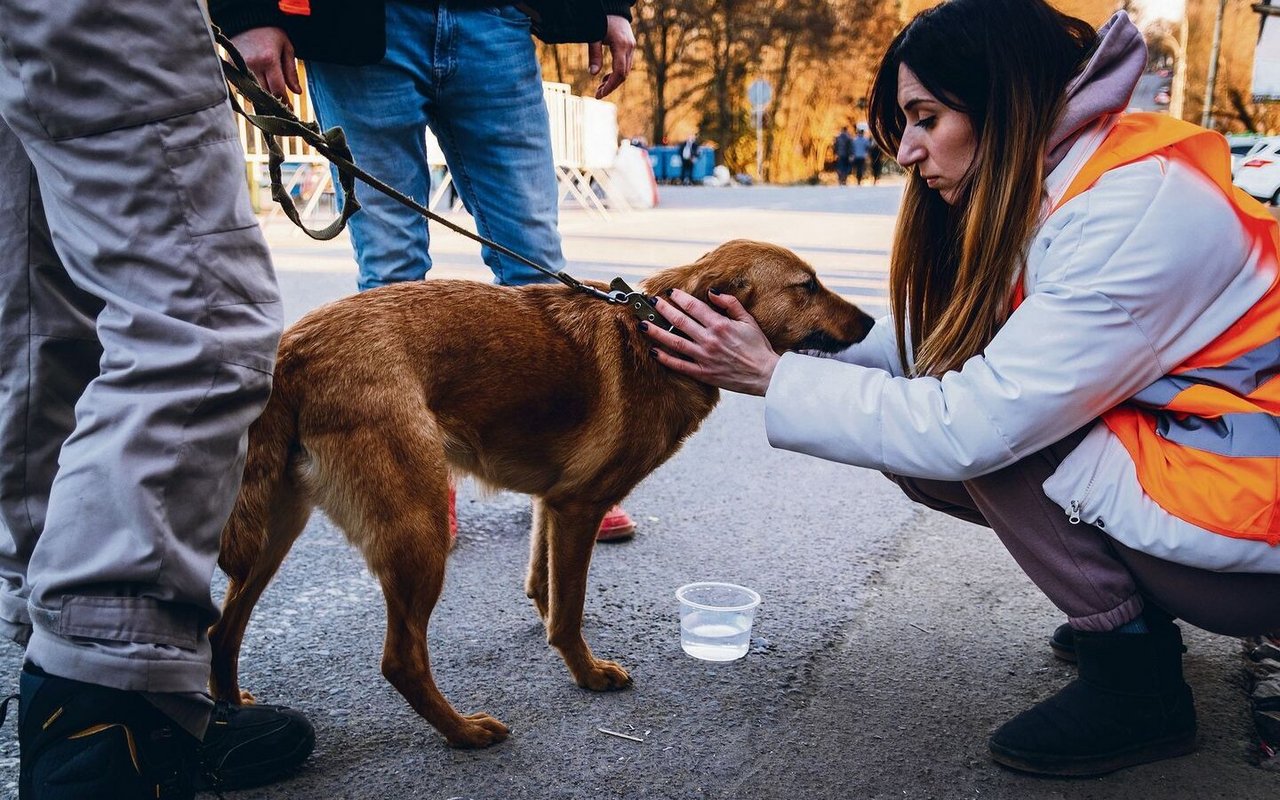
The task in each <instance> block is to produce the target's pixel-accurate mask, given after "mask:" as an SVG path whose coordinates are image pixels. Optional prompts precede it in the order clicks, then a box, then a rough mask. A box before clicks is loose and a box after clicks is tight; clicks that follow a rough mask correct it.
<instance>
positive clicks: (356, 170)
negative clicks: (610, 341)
mask: <svg viewBox="0 0 1280 800" xmlns="http://www.w3.org/2000/svg"><path fill="white" fill-rule="evenodd" d="M214 36H215V38H216V39H217V42H218V44H219V45H221V46H222V47H223V49H225V50H226V52H227V54H228V55H229V56H230V57H231V60H232V63H228V62H227V61H226V60H225V59H222V60H221V61H222V73H223V75H224V76H225V77H226V79H227V82H228V83H230V84H231V85H232V86H234V87H235V88H236V90H237V91H239V92H240V93H241V95H243V96H244V98H245V99H246V100H248V101H249V102H250V103H252V104H253V108H254V113H252V114H251V113H248V112H246V111H245V110H244V108H243V107H242V106H241V105H240V103H239V102H238V101H237V100H235V99H234V95H232V107H233V108H234V109H235V111H236V113H238V114H240V115H241V116H243V117H244V118H245V119H247V120H248V121H249V123H250V124H251V125H253V126H254V127H255V128H257V129H258V130H260V131H262V132H263V134H264V136H263V139H264V140H265V141H266V142H267V152H268V161H267V168H268V171H269V172H270V174H271V197H272V199H274V200H275V201H276V202H277V203H279V204H280V207H281V209H282V210H283V211H284V213H285V215H286V216H287V217H289V219H290V220H292V221H293V223H294V224H295V225H297V226H298V227H299V228H302V230H303V231H305V232H306V234H307V235H308V236H310V237H312V238H313V239H321V240H327V239H332V238H333V237H335V236H337V235H338V234H339V233H341V231H342V229H343V228H344V227H346V224H347V220H348V219H350V218H351V215H352V214H354V213H356V211H358V210H359V209H360V204H359V203H358V202H357V201H356V199H355V179H356V178H359V179H360V180H361V182H363V183H365V184H368V185H369V186H370V187H372V188H374V189H376V190H377V191H379V192H382V193H383V194H385V195H386V196H387V197H390V198H391V199H392V200H395V201H396V202H398V203H400V204H401V205H404V206H407V207H409V208H411V209H413V210H414V211H416V212H417V213H418V214H421V215H422V216H424V217H426V218H427V219H429V220H431V221H432V222H436V223H439V224H441V225H444V226H445V227H446V228H448V229H450V230H452V231H454V232H455V233H459V234H461V235H463V236H465V237H467V238H468V239H471V240H473V241H476V242H479V243H480V244H482V245H484V246H486V247H490V248H492V249H494V250H497V251H498V252H499V253H502V254H503V255H505V256H508V257H509V258H514V259H515V260H516V261H519V262H520V263H521V264H525V265H526V266H529V267H532V268H534V269H536V270H538V271H539V272H541V273H543V274H544V275H549V276H551V277H552V278H555V279H556V280H558V281H560V282H561V283H563V284H564V285H566V286H568V287H569V288H571V289H573V290H574V291H578V292H582V293H584V294H588V295H591V296H592V297H595V298H598V299H600V300H604V301H606V302H609V303H614V304H621V303H624V302H627V299H626V298H625V297H624V296H623V293H619V292H618V291H611V292H604V291H601V290H600V289H597V288H595V287H594V286H588V285H587V284H585V283H583V282H582V281H580V280H578V279H576V278H574V277H573V276H572V275H568V274H566V273H564V272H554V271H552V270H550V269H547V268H546V267H544V266H542V265H541V264H538V263H536V262H534V261H532V260H530V259H528V258H525V257H524V256H522V255H520V254H519V253H517V252H515V251H513V250H511V249H510V248H508V247H505V246H503V245H501V244H498V243H497V242H495V241H493V240H491V239H487V238H485V237H483V236H480V235H479V234H476V233H473V232H471V231H469V230H467V229H466V228H464V227H462V226H460V225H458V224H456V223H453V222H451V221H449V220H447V219H445V218H444V217H442V216H440V215H439V214H436V213H434V212H433V211H431V210H430V209H429V208H427V207H426V206H424V205H422V204H421V203H419V202H417V201H416V200H414V199H413V198H411V197H407V196H406V195H404V194H402V193H401V192H399V191H397V190H396V189H394V188H392V187H391V186H389V185H387V184H386V183H384V182H382V181H380V180H378V179H377V178H375V177H373V176H372V175H370V174H369V173H368V172H365V171H364V170H363V169H362V168H360V167H359V166H357V165H356V164H355V162H354V160H353V158H352V155H351V148H350V147H349V146H348V145H347V140H346V136H345V135H344V134H343V132H342V129H341V128H330V129H329V130H327V131H322V130H321V129H320V126H319V125H318V124H316V123H305V122H303V121H301V120H299V119H298V118H297V117H296V116H294V113H293V111H292V110H291V109H290V108H289V107H288V106H286V105H285V104H284V103H282V102H281V101H280V100H279V99H278V98H276V97H275V96H274V95H272V94H271V93H269V92H268V91H266V90H265V89H263V88H262V86H261V85H260V84H259V83H258V81H257V79H256V78H254V77H253V74H252V72H250V71H249V68H248V67H247V66H246V65H245V62H244V58H243V57H242V56H241V55H240V53H239V51H237V50H236V48H235V46H234V45H233V44H231V40H230V39H228V38H227V37H226V36H225V35H223V33H222V31H221V30H218V28H217V27H216V26H215V27H214ZM278 136H297V137H299V138H301V139H302V140H303V141H305V142H306V143H307V144H309V145H311V146H312V147H313V148H315V150H316V152H318V153H320V155H322V156H324V157H325V158H326V159H328V160H329V162H330V163H332V164H333V165H334V166H335V167H336V168H337V170H338V179H339V184H340V185H341V187H342V191H343V206H342V214H341V215H340V216H339V217H338V219H336V220H334V221H333V223H331V224H330V225H328V226H327V227H325V228H323V229H321V230H318V231H317V230H311V229H310V228H307V227H306V226H305V225H304V224H303V223H302V219H301V217H300V216H299V214H298V209H297V207H296V206H295V205H294V203H293V198H292V197H290V196H289V193H288V192H286V191H285V189H284V183H283V181H282V180H281V174H280V165H281V164H282V163H284V151H283V150H281V148H280V146H279V144H278V143H277V142H276V137H278ZM618 280H619V281H620V280H621V279H618ZM622 285H623V286H626V284H625V283H623V284H622ZM629 288H630V287H628V289H629ZM630 294H633V295H639V297H641V298H643V297H644V295H643V294H640V293H638V292H631V293H630ZM645 302H646V303H647V302H648V301H647V299H646V300H645ZM650 306H651V304H650ZM653 313H654V314H656V313H657V311H656V310H655V311H654V312H653ZM642 318H643V317H642ZM658 319H661V317H659V318H658ZM664 321H665V320H664Z"/></svg>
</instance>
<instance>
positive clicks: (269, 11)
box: [209, 0, 285, 37]
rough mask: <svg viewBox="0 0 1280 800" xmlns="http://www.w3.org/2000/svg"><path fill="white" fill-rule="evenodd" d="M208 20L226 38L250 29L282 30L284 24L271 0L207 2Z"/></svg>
mask: <svg viewBox="0 0 1280 800" xmlns="http://www.w3.org/2000/svg"><path fill="white" fill-rule="evenodd" d="M209 18H210V19H212V20H213V24H214V25H217V26H218V27H219V28H221V29H222V32H223V33H224V34H226V35H227V36H228V37H231V36H238V35H239V34H241V33H244V32H245V31H247V30H250V29H252V28H267V27H274V28H282V27H284V22H285V16H284V14H283V13H282V12H281V11H280V8H279V7H278V6H277V5H276V3H274V2H272V0H209Z"/></svg>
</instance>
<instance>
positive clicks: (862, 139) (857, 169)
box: [849, 126, 872, 186]
mask: <svg viewBox="0 0 1280 800" xmlns="http://www.w3.org/2000/svg"><path fill="white" fill-rule="evenodd" d="M849 145H850V150H851V152H852V153H853V176H854V178H855V179H856V180H857V181H858V185H859V186H861V185H862V179H863V178H864V177H866V174H867V156H868V155H869V154H870V152H871V145H872V141H871V140H870V139H868V138H867V131H866V129H865V128H863V127H862V126H858V133H857V135H856V136H854V137H853V141H852V142H850V143H849Z"/></svg>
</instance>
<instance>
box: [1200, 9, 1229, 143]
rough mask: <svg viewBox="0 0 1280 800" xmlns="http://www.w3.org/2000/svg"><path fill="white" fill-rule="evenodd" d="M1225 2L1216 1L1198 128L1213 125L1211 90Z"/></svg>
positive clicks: (1220, 43)
mask: <svg viewBox="0 0 1280 800" xmlns="http://www.w3.org/2000/svg"><path fill="white" fill-rule="evenodd" d="M1226 10H1227V0H1218V16H1217V18H1216V19H1214V21H1213V48H1212V49H1211V50H1210V52H1209V77H1208V78H1206V79H1205V86H1204V112H1203V113H1202V114H1201V115H1200V127H1202V128H1209V127H1212V125H1213V88H1214V85H1215V84H1217V82H1218V53H1219V51H1221V50H1222V18H1223V16H1224V15H1225V14H1226Z"/></svg>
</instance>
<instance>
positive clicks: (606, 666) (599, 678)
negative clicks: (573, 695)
mask: <svg viewBox="0 0 1280 800" xmlns="http://www.w3.org/2000/svg"><path fill="white" fill-rule="evenodd" d="M577 683H578V685H579V686H581V687H582V688H583V689H590V690H591V691H593V692H611V691H614V690H615V689H625V688H626V687H628V686H630V685H631V676H630V675H628V674H627V671H626V670H625V669H623V668H622V665H621V664H618V663H617V662H615V661H603V660H597V661H595V662H594V663H592V665H591V667H590V668H588V669H587V671H586V674H585V675H582V676H579V677H578V678H577Z"/></svg>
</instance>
